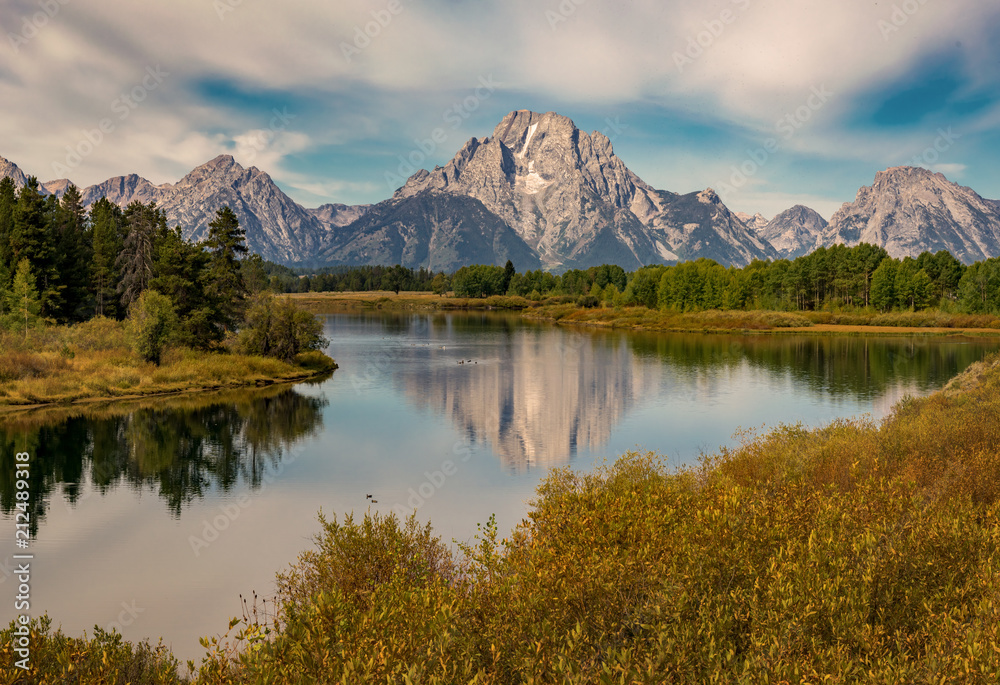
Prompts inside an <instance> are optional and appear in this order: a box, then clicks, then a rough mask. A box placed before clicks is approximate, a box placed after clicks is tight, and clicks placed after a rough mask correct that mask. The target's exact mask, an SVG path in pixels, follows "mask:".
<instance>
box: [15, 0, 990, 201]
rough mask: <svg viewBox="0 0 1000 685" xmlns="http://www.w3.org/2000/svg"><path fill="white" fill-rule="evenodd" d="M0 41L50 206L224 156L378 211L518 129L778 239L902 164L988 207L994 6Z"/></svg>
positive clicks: (526, 10) (274, 8) (61, 30)
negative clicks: (798, 215) (595, 144)
mask: <svg viewBox="0 0 1000 685" xmlns="http://www.w3.org/2000/svg"><path fill="white" fill-rule="evenodd" d="M0 29H2V34H3V35H2V36H0V39H2V40H3V42H4V45H0V53H3V54H2V58H0V156H2V157H5V158H7V159H9V160H10V161H13V162H14V163H16V164H17V165H18V166H20V167H21V169H22V170H23V171H24V172H25V173H28V174H31V175H35V176H37V177H38V178H39V180H40V181H43V182H44V181H48V180H52V179H56V178H63V177H65V178H69V179H71V180H72V181H73V182H74V183H76V184H77V185H78V186H81V187H82V186H87V185H90V184H93V183H98V182H101V181H103V180H105V179H107V178H110V177H114V176H120V175H124V174H128V173H137V174H139V175H141V176H143V177H145V178H147V179H149V180H150V181H152V182H153V183H156V184H160V183H173V182H176V181H177V180H179V179H180V178H181V177H183V176H184V175H185V174H186V173H188V172H189V171H190V170H191V169H193V168H194V167H196V166H198V165H200V164H203V163H205V162H207V161H209V160H211V159H213V158H214V157H216V156H218V155H220V154H231V155H233V156H234V157H235V158H236V160H237V161H238V162H240V163H241V164H243V165H244V166H248V167H249V166H256V167H258V168H260V169H262V170H263V171H266V172H267V173H269V174H270V175H271V176H272V177H273V178H274V180H275V181H276V182H277V184H278V185H279V186H280V187H281V188H282V190H284V191H285V192H286V193H287V194H288V195H290V196H291V197H292V198H293V199H295V200H296V201H298V202H300V203H301V204H303V205H305V206H307V207H316V206H319V205H320V204H324V203H328V202H341V203H345V204H361V203H372V202H378V201H380V200H383V199H386V198H388V197H390V196H391V194H392V192H393V191H394V190H395V189H396V188H397V187H398V186H400V185H402V183H403V181H404V180H405V178H406V176H408V175H409V174H410V173H412V172H413V171H415V170H416V169H417V168H429V169H430V168H433V167H434V166H435V165H444V164H446V163H447V162H448V161H449V160H450V159H451V158H452V157H453V156H454V154H455V153H456V152H457V151H458V150H459V149H460V148H461V147H462V145H463V144H464V143H465V142H466V141H467V140H468V139H469V138H471V137H473V136H475V137H478V138H483V137H485V136H489V135H491V134H492V132H493V129H494V127H495V126H496V125H497V123H498V122H499V121H500V120H501V119H502V118H503V116H504V115H505V114H507V113H508V112H510V111H512V110H516V109H531V110H535V111H539V112H547V111H555V112H559V113H560V114H563V115H565V116H568V117H570V118H571V119H572V120H573V121H574V122H575V123H576V124H577V126H579V127H580V128H581V129H583V130H584V131H587V132H591V131H602V132H603V133H605V134H606V135H608V137H609V138H611V140H612V142H613V144H614V148H615V152H616V153H617V155H618V156H619V157H620V158H621V159H622V160H623V161H624V162H625V163H626V165H628V166H629V168H631V169H632V170H633V171H634V172H635V173H636V174H638V175H639V176H640V177H641V178H642V179H644V180H645V181H646V182H647V183H649V184H651V185H653V186H654V187H656V188H660V189H663V190H670V191H674V192H679V193H687V192H693V191H700V190H702V189H704V188H708V187H711V188H714V189H715V190H716V191H717V192H718V193H719V195H720V196H721V197H722V199H723V201H724V202H725V203H726V204H727V205H728V206H729V207H730V208H731V209H733V210H734V211H743V212H748V213H751V214H752V213H756V212H760V213H762V214H764V215H765V216H766V217H767V218H770V217H772V216H774V215H775V214H777V213H778V212H780V211H782V210H784V209H787V208H789V207H791V206H792V205H795V204H805V205H807V206H810V207H812V208H814V209H816V210H817V211H819V212H820V214H822V215H823V216H825V217H826V218H830V216H831V215H832V214H833V212H834V211H835V210H836V209H837V208H838V207H840V205H841V204H843V203H844V202H850V201H852V200H853V199H854V197H855V195H856V193H857V190H858V188H859V187H861V186H864V185H870V184H871V183H872V180H873V178H874V176H875V173H876V172H878V171H880V170H882V169H885V168H888V167H891V166H901V165H919V166H925V167H927V168H930V169H932V170H934V171H938V172H941V173H943V174H945V175H946V176H947V177H948V178H949V179H950V180H952V181H955V182H958V183H960V184H962V185H966V186H969V187H971V188H973V189H974V190H976V191H977V192H979V193H980V194H981V195H983V196H985V197H989V198H1000V170H998V165H997V164H996V160H997V158H998V153H1000V127H998V124H1000V88H998V86H1000V48H998V47H995V46H998V45H1000V40H998V39H1000V3H996V2H993V1H992V0H990V1H989V2H986V1H984V0H948V1H947V2H946V1H945V0H901V1H899V2H887V1H886V0H878V1H874V0H836V1H834V0H825V1H822V2H821V1H817V0H781V1H779V0H659V1H654V0H615V1H614V2H610V1H604V2H602V1H600V0H368V1H362V0H331V1H330V2H322V3H321V2H290V3H278V2H273V1H272V2H267V1H266V0H170V1H169V2H168V1H167V0H159V1H156V0H4V1H3V3H2V4H0Z"/></svg>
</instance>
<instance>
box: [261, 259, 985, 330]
mask: <svg viewBox="0 0 1000 685" xmlns="http://www.w3.org/2000/svg"><path fill="white" fill-rule="evenodd" d="M276 266H277V265H270V266H269V267H268V268H273V267H276ZM277 268H278V269H279V270H282V271H281V272H280V273H274V274H273V275H272V276H271V286H272V287H273V288H274V289H275V290H277V291H284V292H335V291H374V290H394V291H396V292H400V291H401V290H402V291H426V292H435V293H438V294H442V295H443V294H445V293H447V292H453V293H454V295H455V296H457V297H489V296H493V295H517V296H520V297H525V298H528V299H531V300H541V299H543V298H548V297H553V296H562V297H573V298H575V299H576V300H577V301H578V302H579V303H580V304H583V305H586V306H597V305H600V304H604V305H608V306H637V305H644V306H646V307H649V308H651V309H671V310H675V311H681V312H691V311H702V310H708V309H741V310H779V311H815V310H824V309H826V310H836V311H849V310H862V309H870V310H875V311H879V312H889V311H894V310H912V311H920V310H926V309H931V308H939V309H943V310H946V311H961V312H966V313H974V314H981V313H1000V258H992V259H987V260H985V261H982V262H977V263H975V264H972V265H970V266H966V265H965V264H962V263H961V262H960V261H958V260H957V259H956V258H955V257H953V256H952V255H951V254H950V253H948V252H947V251H945V250H941V251H938V252H936V253H931V252H924V253H923V254H921V255H920V256H918V257H905V258H903V259H895V258H893V257H891V256H890V255H889V253H888V252H886V250H885V249H883V248H881V247H876V246H874V245H868V244H865V243H862V244H860V245H856V246H854V247H847V246H845V245H834V246H831V247H821V248H819V249H817V250H816V251H814V252H812V253H810V254H808V255H805V256H803V257H798V258H796V259H792V260H789V259H780V260H776V261H760V260H755V261H754V262H752V263H750V264H749V265H747V266H745V267H742V268H739V267H724V266H722V265H721V264H718V263H717V262H715V261H712V260H710V259H698V260H695V261H689V262H681V263H679V264H676V265H673V266H661V265H657V266H647V267H643V268H641V269H638V270H636V271H634V272H631V273H626V272H625V270H624V269H622V268H621V267H620V266H616V265H613V264H604V265H601V266H595V267H591V268H589V269H570V270H568V271H565V272H564V273H562V274H559V275H556V274H553V273H550V272H547V271H542V270H536V271H527V272H525V273H519V272H517V271H516V270H515V268H514V265H513V264H512V263H511V262H510V261H508V262H507V264H506V266H504V267H501V266H496V265H472V266H464V267H462V268H460V269H458V270H457V271H455V272H454V273H452V274H446V273H443V272H439V273H436V274H435V273H431V272H429V271H427V270H426V269H420V270H412V269H408V268H406V267H403V266H399V265H397V266H394V267H372V266H366V267H336V268H333V269H326V270H321V271H309V270H308V269H298V270H294V269H290V268H287V267H277Z"/></svg>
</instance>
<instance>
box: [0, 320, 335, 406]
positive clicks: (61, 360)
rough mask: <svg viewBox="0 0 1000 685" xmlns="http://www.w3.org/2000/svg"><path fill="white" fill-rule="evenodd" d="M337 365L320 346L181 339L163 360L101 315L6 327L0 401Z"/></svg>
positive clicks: (190, 387)
mask: <svg viewBox="0 0 1000 685" xmlns="http://www.w3.org/2000/svg"><path fill="white" fill-rule="evenodd" d="M335 367H336V365H335V364H334V363H333V360H331V359H330V358H329V357H326V356H325V355H323V354H321V353H306V354H303V355H300V356H299V357H297V358H296V359H295V360H293V362H292V363H286V362H283V361H279V360H276V359H271V358H265V357H256V356H249V355H241V354H234V353H230V352H228V351H226V350H220V351H215V352H205V351H197V350H190V349H186V348H178V347H174V348H169V349H168V350H167V351H166V352H165V354H164V357H163V359H162V363H161V364H160V365H159V366H157V365H154V364H151V363H148V362H144V361H142V360H141V359H140V358H139V356H138V355H137V354H136V353H135V352H134V351H133V350H132V348H131V347H130V345H129V340H128V336H127V334H126V331H125V325H124V324H123V323H121V322H117V321H112V320H110V319H104V318H98V319H94V320H91V321H88V322H86V323H82V324H77V325H74V326H53V327H48V328H41V329H37V330H33V331H31V333H30V335H29V337H28V338H27V340H26V339H25V337H24V336H23V335H13V334H10V333H0V408H2V407H4V406H7V407H12V406H25V405H37V404H50V403H67V402H74V401H78V400H93V399H107V398H117V397H130V396H135V395H158V394H167V393H179V392H190V391H196V390H205V389H221V388H233V387H242V386H247V385H250V386H254V385H264V384H269V383H274V382H287V381H292V380H300V379H303V378H307V377H310V376H313V375H315V374H317V373H322V372H325V371H329V370H332V369H333V368H335Z"/></svg>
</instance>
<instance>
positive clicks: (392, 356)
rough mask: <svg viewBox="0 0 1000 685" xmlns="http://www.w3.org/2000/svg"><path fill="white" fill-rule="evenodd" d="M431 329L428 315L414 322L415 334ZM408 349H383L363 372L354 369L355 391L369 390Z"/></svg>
mask: <svg viewBox="0 0 1000 685" xmlns="http://www.w3.org/2000/svg"><path fill="white" fill-rule="evenodd" d="M429 329H430V320H429V319H428V318H427V317H421V318H419V319H417V321H416V322H415V323H414V327H413V334H422V333H425V332H427V331H428V330H429ZM406 349H407V348H404V347H398V346H397V347H393V348H390V349H388V350H382V351H380V352H379V353H378V354H377V355H376V356H375V358H374V359H373V360H372V361H370V362H368V363H367V364H365V365H364V368H363V369H362V370H361V373H358V372H357V371H354V370H352V371H351V387H353V388H354V392H355V393H357V394H358V395H360V394H361V393H362V392H363V391H365V390H369V389H371V388H372V387H373V386H375V385H376V384H377V383H378V381H379V380H380V379H382V378H384V377H385V376H386V375H387V374H388V373H389V369H390V367H391V366H392V363H393V362H396V361H399V360H401V359H403V358H404V356H405V355H404V351H405V350H406Z"/></svg>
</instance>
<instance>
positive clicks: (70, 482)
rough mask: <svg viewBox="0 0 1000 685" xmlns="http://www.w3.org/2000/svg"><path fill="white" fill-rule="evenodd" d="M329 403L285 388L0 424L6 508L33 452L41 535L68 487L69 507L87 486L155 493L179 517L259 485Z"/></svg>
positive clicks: (313, 429) (33, 502) (312, 430)
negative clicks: (216, 496)
mask: <svg viewBox="0 0 1000 685" xmlns="http://www.w3.org/2000/svg"><path fill="white" fill-rule="evenodd" d="M326 404H327V400H326V399H325V398H316V397H307V396H304V395H301V394H299V393H298V392H296V391H295V390H293V389H291V388H289V387H287V386H284V387H275V388H267V389H262V390H255V391H245V390H244V391H239V392H228V393H219V394H213V395H211V396H189V397H186V398H184V399H174V400H169V401H168V400H158V401H155V402H154V401H146V402H142V403H138V404H136V403H129V404H126V405H109V406H105V407H103V408H100V409H89V410H82V409H78V408H73V409H59V410H54V411H48V412H42V413H39V412H34V413H29V414H23V415H19V416H16V417H14V418H10V419H8V420H6V421H4V422H3V423H0V508H2V510H3V512H4V513H5V514H10V513H11V512H12V511H13V509H14V505H15V503H16V500H15V492H16V490H15V483H16V481H15V480H14V455H15V454H16V453H17V452H28V453H29V454H30V455H31V461H30V478H29V485H30V494H31V496H30V499H29V500H28V501H29V504H30V507H29V512H30V522H31V526H32V530H31V534H32V536H34V534H35V533H36V532H37V528H38V524H39V523H40V522H41V520H42V519H43V518H44V517H45V512H46V506H47V505H48V503H49V502H50V500H51V497H52V494H53V492H54V491H55V490H56V489H57V488H58V487H60V486H61V488H62V490H63V492H64V494H65V497H66V500H67V502H69V504H70V505H73V504H75V503H77V502H78V501H79V499H80V497H81V493H83V492H85V490H86V488H87V487H91V488H93V489H94V490H96V491H98V492H100V493H101V494H104V493H106V492H108V491H109V490H110V489H113V488H116V487H118V486H120V485H122V484H127V485H128V486H129V487H130V488H132V489H134V490H137V491H138V490H143V489H146V488H150V489H153V488H156V489H158V492H159V495H160V496H161V497H162V498H163V499H164V501H165V502H166V503H167V507H168V508H169V510H170V511H171V513H172V514H173V515H174V516H177V517H179V516H180V513H181V510H182V509H183V508H184V507H185V506H186V505H188V504H189V503H190V502H192V501H193V500H195V499H198V498H201V497H204V496H205V495H206V494H207V493H208V492H209V491H211V490H212V489H218V490H221V491H223V492H226V491H229V490H231V489H233V488H234V487H236V486H237V484H239V483H240V482H241V481H242V482H244V483H247V484H249V485H250V487H251V488H255V489H256V488H259V487H260V485H261V482H262V479H263V477H264V476H265V475H266V474H267V473H268V471H269V470H273V469H275V468H276V467H277V466H278V465H279V464H280V462H281V460H282V458H283V456H284V455H285V454H286V453H287V451H288V450H289V449H290V448H292V447H293V446H294V445H295V444H296V443H298V442H301V441H302V440H304V439H306V438H309V437H312V436H315V435H317V434H318V433H319V432H320V430H321V428H322V426H323V416H322V410H323V408H324V407H325V406H326ZM88 481H89V483H90V485H89V486H88V485H87V482H88Z"/></svg>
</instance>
